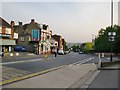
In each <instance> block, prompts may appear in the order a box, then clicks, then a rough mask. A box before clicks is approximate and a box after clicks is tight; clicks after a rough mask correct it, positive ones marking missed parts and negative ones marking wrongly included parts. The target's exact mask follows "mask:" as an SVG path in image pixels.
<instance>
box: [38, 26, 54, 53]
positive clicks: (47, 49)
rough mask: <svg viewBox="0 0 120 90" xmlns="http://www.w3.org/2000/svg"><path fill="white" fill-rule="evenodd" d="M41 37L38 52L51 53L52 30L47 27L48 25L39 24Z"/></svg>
mask: <svg viewBox="0 0 120 90" xmlns="http://www.w3.org/2000/svg"><path fill="white" fill-rule="evenodd" d="M40 26H41V39H40V43H39V45H40V50H39V51H40V53H41V54H45V53H51V41H52V31H50V29H49V25H46V24H41V25H40Z"/></svg>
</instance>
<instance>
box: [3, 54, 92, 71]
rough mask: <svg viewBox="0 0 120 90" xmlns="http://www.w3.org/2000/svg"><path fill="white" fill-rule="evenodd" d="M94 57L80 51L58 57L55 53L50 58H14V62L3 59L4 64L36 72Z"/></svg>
mask: <svg viewBox="0 0 120 90" xmlns="http://www.w3.org/2000/svg"><path fill="white" fill-rule="evenodd" d="M92 57H93V56H92V55H87V54H78V53H73V52H71V53H70V54H66V55H59V56H58V57H56V58H55V57H54V55H53V56H50V57H48V58H44V57H43V58H39V57H37V58H35V59H22V60H18V61H16V60H15V61H14V60H13V61H12V62H4V61H3V66H7V67H12V68H16V69H20V70H25V71H29V72H31V73H35V72H40V71H42V70H46V69H50V68H54V67H58V66H63V65H69V64H73V63H76V62H78V63H80V62H83V61H84V60H86V59H89V58H92ZM19 59H20V58H19ZM90 60H91V59H90ZM9 61H10V60H9ZM79 61H80V62H79ZM76 64H77V63H76ZM3 69H4V68H3Z"/></svg>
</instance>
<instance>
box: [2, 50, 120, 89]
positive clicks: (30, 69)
mask: <svg viewBox="0 0 120 90" xmlns="http://www.w3.org/2000/svg"><path fill="white" fill-rule="evenodd" d="M21 58H22V59H20V58H14V59H12V58H11V59H10V58H8V59H6V60H4V61H3V62H2V72H3V73H2V81H7V80H8V81H9V80H12V79H13V78H19V77H23V76H26V75H30V74H34V73H40V74H42V72H46V71H47V70H48V71H49V69H52V68H56V67H61V66H67V67H68V66H72V65H76V66H77V65H80V64H81V65H84V64H90V63H95V65H96V67H98V62H99V59H98V56H96V55H92V54H78V53H75V52H71V53H69V54H66V55H57V57H56V58H55V57H54V54H53V55H52V54H50V55H49V57H48V58H45V57H44V56H43V55H42V56H33V57H32V56H31V59H30V57H29V56H28V57H24V58H23V57H21ZM101 59H102V61H103V62H105V61H109V58H108V57H104V58H101ZM115 59H116V57H115ZM10 60H11V61H10ZM84 68H85V67H84ZM43 74H44V73H43ZM107 74H109V77H108V76H107ZM40 76H41V75H40ZM89 78H90V77H89ZM109 81H111V82H110V83H107V82H109ZM104 83H107V84H106V85H105V84H104ZM8 85H9V83H8ZM78 85H79V84H78ZM109 85H110V86H109ZM83 87H84V85H83ZM102 87H103V88H116V87H118V70H101V71H100V73H99V74H98V75H97V76H96V78H95V79H93V80H92V82H91V84H90V86H88V88H102ZM80 88H81V87H80Z"/></svg>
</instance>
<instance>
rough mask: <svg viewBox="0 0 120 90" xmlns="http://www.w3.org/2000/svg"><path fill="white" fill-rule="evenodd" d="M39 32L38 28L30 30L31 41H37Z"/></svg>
mask: <svg viewBox="0 0 120 90" xmlns="http://www.w3.org/2000/svg"><path fill="white" fill-rule="evenodd" d="M39 39H40V32H39V30H32V41H39Z"/></svg>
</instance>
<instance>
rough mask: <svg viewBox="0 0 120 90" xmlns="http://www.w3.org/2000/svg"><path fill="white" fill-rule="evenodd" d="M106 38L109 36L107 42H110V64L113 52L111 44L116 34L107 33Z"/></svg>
mask: <svg viewBox="0 0 120 90" xmlns="http://www.w3.org/2000/svg"><path fill="white" fill-rule="evenodd" d="M108 36H109V41H110V42H111V50H110V51H111V55H110V62H112V52H113V43H112V42H114V41H115V36H116V32H108Z"/></svg>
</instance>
